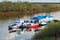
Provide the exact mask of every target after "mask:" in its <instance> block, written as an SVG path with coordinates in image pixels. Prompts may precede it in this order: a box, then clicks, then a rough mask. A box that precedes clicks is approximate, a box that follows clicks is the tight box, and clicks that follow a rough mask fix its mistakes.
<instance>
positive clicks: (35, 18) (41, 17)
mask: <svg viewBox="0 0 60 40" xmlns="http://www.w3.org/2000/svg"><path fill="white" fill-rule="evenodd" d="M44 18H46V16H36V17H33V18H31V20H40V19H44Z"/></svg>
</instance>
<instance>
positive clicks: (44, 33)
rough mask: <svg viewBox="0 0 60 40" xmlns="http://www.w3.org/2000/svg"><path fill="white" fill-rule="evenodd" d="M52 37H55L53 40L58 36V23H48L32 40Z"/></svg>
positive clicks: (59, 27) (59, 24) (59, 28)
mask: <svg viewBox="0 0 60 40" xmlns="http://www.w3.org/2000/svg"><path fill="white" fill-rule="evenodd" d="M53 36H54V37H55V39H56V38H57V37H58V36H60V22H52V23H49V24H48V25H47V26H46V27H45V28H44V29H42V30H40V31H39V32H38V33H36V34H35V35H34V37H33V38H32V39H33V40H37V39H41V38H45V37H53Z"/></svg>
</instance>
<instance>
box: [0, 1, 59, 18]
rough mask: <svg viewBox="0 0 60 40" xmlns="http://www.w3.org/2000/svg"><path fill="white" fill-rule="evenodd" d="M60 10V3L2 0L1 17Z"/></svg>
mask: <svg viewBox="0 0 60 40" xmlns="http://www.w3.org/2000/svg"><path fill="white" fill-rule="evenodd" d="M59 10H60V4H36V3H28V2H23V3H22V2H16V3H13V2H1V3H0V19H8V18H12V17H23V16H25V15H26V16H31V15H34V14H38V13H44V12H54V11H59Z"/></svg>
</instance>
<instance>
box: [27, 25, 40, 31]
mask: <svg viewBox="0 0 60 40" xmlns="http://www.w3.org/2000/svg"><path fill="white" fill-rule="evenodd" d="M39 28H40V26H39V24H32V25H30V26H27V29H28V30H36V29H39Z"/></svg>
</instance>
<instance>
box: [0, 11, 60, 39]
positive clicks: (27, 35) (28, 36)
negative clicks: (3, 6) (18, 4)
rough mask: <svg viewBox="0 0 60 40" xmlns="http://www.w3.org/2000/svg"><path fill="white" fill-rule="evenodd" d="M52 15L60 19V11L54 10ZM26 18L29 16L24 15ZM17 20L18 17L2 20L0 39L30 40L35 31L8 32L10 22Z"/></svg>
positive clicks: (0, 22) (0, 23)
mask: <svg viewBox="0 0 60 40" xmlns="http://www.w3.org/2000/svg"><path fill="white" fill-rule="evenodd" d="M36 15H41V14H36ZM36 15H35V16H36ZM51 15H53V16H54V17H55V18H57V19H59V20H60V11H58V12H53V14H52V13H51ZM24 19H27V17H24ZM15 20H16V19H8V20H0V40H29V39H31V38H32V36H33V35H34V34H35V33H34V32H25V33H23V34H21V35H18V34H17V33H8V25H9V24H8V23H9V22H14V21H15ZM22 20H23V19H22Z"/></svg>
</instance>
